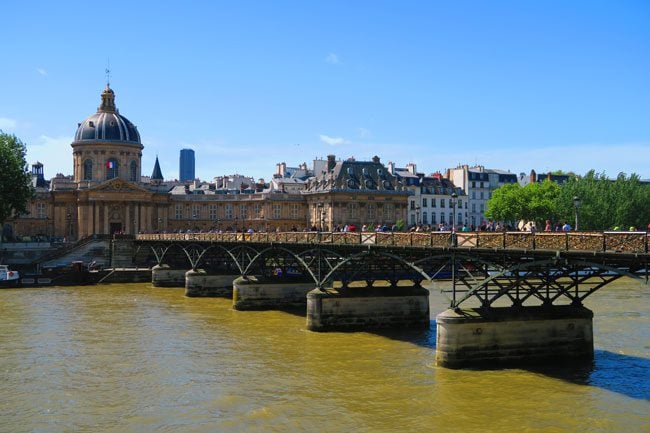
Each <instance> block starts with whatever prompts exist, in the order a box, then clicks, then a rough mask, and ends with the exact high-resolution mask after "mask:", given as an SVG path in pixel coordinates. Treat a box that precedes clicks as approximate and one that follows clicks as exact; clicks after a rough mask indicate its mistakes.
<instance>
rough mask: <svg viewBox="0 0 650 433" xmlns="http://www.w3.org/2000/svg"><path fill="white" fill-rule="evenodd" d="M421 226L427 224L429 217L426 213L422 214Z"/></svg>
mask: <svg viewBox="0 0 650 433" xmlns="http://www.w3.org/2000/svg"><path fill="white" fill-rule="evenodd" d="M422 224H429V217H428V215H427V213H426V212H422Z"/></svg>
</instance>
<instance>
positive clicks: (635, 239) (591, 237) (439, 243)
mask: <svg viewBox="0 0 650 433" xmlns="http://www.w3.org/2000/svg"><path fill="white" fill-rule="evenodd" d="M136 239H137V240H142V241H198V242H257V243H309V244H312V243H318V244H336V245H343V244H347V245H360V244H369V245H386V246H411V247H438V248H446V247H456V248H491V249H526V250H554V251H555V250H560V251H601V252H625V253H647V252H648V232H566V233H564V232H563V233H557V232H539V233H531V232H459V233H451V232H448V231H447V232H426V233H420V232H409V233H401V232H387V233H384V232H377V233H373V232H268V233H265V232H260V233H164V234H158V233H147V234H138V235H136Z"/></svg>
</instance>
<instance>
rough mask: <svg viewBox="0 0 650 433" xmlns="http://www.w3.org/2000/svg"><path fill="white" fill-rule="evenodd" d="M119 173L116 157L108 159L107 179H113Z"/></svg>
mask: <svg viewBox="0 0 650 433" xmlns="http://www.w3.org/2000/svg"><path fill="white" fill-rule="evenodd" d="M118 174H119V164H118V162H117V160H116V159H115V158H111V159H109V160H107V161H106V180H108V179H113V178H115V177H117V175H118Z"/></svg>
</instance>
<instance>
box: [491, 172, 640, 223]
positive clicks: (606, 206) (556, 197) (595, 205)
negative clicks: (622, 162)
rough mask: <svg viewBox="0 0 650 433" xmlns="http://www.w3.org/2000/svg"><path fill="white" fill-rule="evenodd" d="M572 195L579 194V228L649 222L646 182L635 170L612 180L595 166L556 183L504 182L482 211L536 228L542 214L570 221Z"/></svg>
mask: <svg viewBox="0 0 650 433" xmlns="http://www.w3.org/2000/svg"><path fill="white" fill-rule="evenodd" d="M574 197H578V198H579V199H580V206H579V208H578V209H577V212H578V217H579V228H580V230H612V229H614V228H615V227H620V228H622V229H623V230H628V229H629V228H630V227H635V228H637V229H639V230H644V229H645V228H646V227H647V224H648V223H649V222H650V184H649V183H644V182H641V179H640V178H639V176H638V175H636V174H632V175H630V176H627V175H626V174H625V173H620V174H619V175H618V176H617V178H616V179H615V180H612V179H609V178H607V176H605V174H604V173H596V172H595V170H591V171H589V172H587V173H586V174H585V175H584V176H571V177H570V178H569V181H568V182H567V183H565V184H564V185H561V186H560V185H558V184H556V183H553V182H551V181H549V180H545V181H544V182H541V183H530V184H528V185H526V186H525V187H521V186H520V185H519V184H512V185H504V186H503V187H501V188H498V189H496V190H495V191H494V192H493V194H492V197H491V198H490V199H489V200H488V202H487V211H486V212H485V215H486V217H488V218H490V219H493V220H497V221H504V222H512V223H514V222H516V221H518V220H522V219H523V220H526V221H535V222H536V225H537V227H544V222H545V221H546V220H547V219H549V220H551V221H552V222H553V223H557V222H564V221H568V222H570V223H572V222H573V221H574V220H575V214H576V207H575V205H574ZM572 225H573V224H572Z"/></svg>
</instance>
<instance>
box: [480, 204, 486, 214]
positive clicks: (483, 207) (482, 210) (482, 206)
mask: <svg viewBox="0 0 650 433" xmlns="http://www.w3.org/2000/svg"><path fill="white" fill-rule="evenodd" d="M484 211H485V205H484V204H483V203H481V213H483V212H484Z"/></svg>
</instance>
